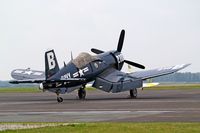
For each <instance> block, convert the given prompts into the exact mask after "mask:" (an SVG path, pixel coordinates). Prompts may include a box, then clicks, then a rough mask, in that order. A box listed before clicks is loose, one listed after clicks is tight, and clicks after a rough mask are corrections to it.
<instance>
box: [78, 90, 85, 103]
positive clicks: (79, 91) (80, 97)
mask: <svg viewBox="0 0 200 133" xmlns="http://www.w3.org/2000/svg"><path fill="white" fill-rule="evenodd" d="M78 97H79V99H80V100H84V99H85V97H86V91H85V88H84V87H82V88H80V89H79V90H78Z"/></svg>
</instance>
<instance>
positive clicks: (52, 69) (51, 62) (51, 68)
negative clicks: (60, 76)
mask: <svg viewBox="0 0 200 133" xmlns="http://www.w3.org/2000/svg"><path fill="white" fill-rule="evenodd" d="M58 71H59V65H58V62H57V59H56V55H55V52H54V50H49V51H47V52H45V76H46V79H48V78H50V77H51V76H53V75H54V74H56V73H57V72H58Z"/></svg>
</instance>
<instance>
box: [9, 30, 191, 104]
mask: <svg viewBox="0 0 200 133" xmlns="http://www.w3.org/2000/svg"><path fill="white" fill-rule="evenodd" d="M124 36H125V31H124V30H122V31H121V34H120V38H119V42H118V46H117V50H112V51H108V52H104V51H102V50H99V49H95V48H92V49H91V51H92V52H93V53H95V55H90V54H89V53H80V55H78V57H76V58H75V59H72V60H71V61H70V62H69V63H68V64H64V67H63V68H61V69H60V68H59V66H58V62H57V59H56V55H55V53H54V50H49V51H47V52H46V53H45V72H43V71H36V70H30V69H16V70H14V71H12V73H11V76H12V77H13V78H14V79H15V80H12V81H10V83H13V84H18V83H38V84H40V85H39V88H40V89H42V90H47V91H50V92H54V93H56V94H57V101H58V102H62V101H63V98H62V97H60V96H59V94H64V93H70V92H72V91H74V90H76V89H77V90H78V96H79V99H85V97H86V91H85V86H86V85H87V83H90V82H92V87H94V88H97V89H100V90H102V91H105V92H112V93H118V92H124V91H129V92H130V97H131V98H136V97H137V89H138V88H142V87H143V81H144V80H146V79H149V78H154V77H158V76H162V75H167V74H171V73H174V72H177V71H179V70H181V69H183V68H185V67H187V66H189V65H190V64H182V65H176V66H171V67H164V68H158V69H152V70H146V71H138V72H132V73H124V72H122V71H120V70H121V69H122V67H123V65H124V63H127V64H129V65H131V66H134V67H138V68H141V69H145V67H144V66H143V65H141V64H138V63H135V62H132V61H129V60H125V59H124V58H123V55H122V53H121V51H122V47H123V42H124Z"/></svg>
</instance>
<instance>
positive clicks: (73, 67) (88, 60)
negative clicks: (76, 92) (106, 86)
mask: <svg viewBox="0 0 200 133" xmlns="http://www.w3.org/2000/svg"><path fill="white" fill-rule="evenodd" d="M122 66H123V56H122V54H121V53H119V52H116V51H109V52H105V53H102V54H98V55H95V56H91V55H90V54H88V53H81V54H80V55H79V56H78V57H76V58H75V59H74V60H71V61H70V62H69V63H68V64H66V65H65V66H64V67H63V68H61V69H60V71H58V73H56V74H55V75H53V76H52V77H50V78H49V79H50V80H59V79H67V78H84V79H86V81H85V83H84V84H83V83H67V84H55V85H53V84H46V85H45V86H46V87H45V88H46V89H49V88H62V87H66V88H68V87H75V86H80V85H85V84H87V83H88V82H91V81H93V80H95V77H97V76H98V75H99V74H101V73H102V72H104V71H105V70H107V69H109V68H111V67H114V68H117V69H118V70H121V68H122ZM45 88H44V89H45Z"/></svg>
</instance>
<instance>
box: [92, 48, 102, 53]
mask: <svg viewBox="0 0 200 133" xmlns="http://www.w3.org/2000/svg"><path fill="white" fill-rule="evenodd" d="M91 51H92V52H93V53H95V54H101V53H104V51H102V50H99V49H95V48H92V49H91Z"/></svg>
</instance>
